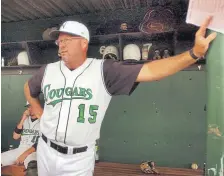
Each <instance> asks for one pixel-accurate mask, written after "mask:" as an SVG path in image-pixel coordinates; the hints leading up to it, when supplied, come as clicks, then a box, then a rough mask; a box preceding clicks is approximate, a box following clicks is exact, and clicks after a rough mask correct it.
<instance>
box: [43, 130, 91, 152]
mask: <svg viewBox="0 0 224 176" xmlns="http://www.w3.org/2000/svg"><path fill="white" fill-rule="evenodd" d="M42 139H43V140H44V141H45V142H46V143H47V144H48V141H49V142H50V147H52V148H53V149H55V150H57V151H58V152H60V153H63V154H76V153H81V152H85V151H86V150H87V148H88V147H87V146H85V147H81V148H68V147H64V146H60V145H58V144H55V143H54V142H52V141H50V140H49V139H48V138H47V137H46V136H44V135H43V134H42Z"/></svg>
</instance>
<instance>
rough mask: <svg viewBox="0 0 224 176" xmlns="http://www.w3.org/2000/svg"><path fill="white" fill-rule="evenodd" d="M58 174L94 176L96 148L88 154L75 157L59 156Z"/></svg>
mask: <svg viewBox="0 0 224 176" xmlns="http://www.w3.org/2000/svg"><path fill="white" fill-rule="evenodd" d="M58 157H59V160H58V162H57V168H58V170H59V172H58V174H59V175H60V176H92V175H93V172H94V165H95V157H94V146H93V147H91V148H88V150H87V151H86V152H83V153H78V154H74V155H65V154H61V153H60V154H58Z"/></svg>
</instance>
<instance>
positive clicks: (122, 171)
mask: <svg viewBox="0 0 224 176" xmlns="http://www.w3.org/2000/svg"><path fill="white" fill-rule="evenodd" d="M156 169H157V170H158V171H159V172H160V175H162V176H202V175H203V171H202V170H200V169H198V170H192V169H182V168H168V167H156ZM140 175H149V176H150V175H154V174H144V173H142V172H141V170H140V167H139V165H138V164H119V163H109V162H99V163H97V164H96V167H95V172H94V176H140Z"/></svg>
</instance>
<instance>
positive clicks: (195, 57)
mask: <svg viewBox="0 0 224 176" xmlns="http://www.w3.org/2000/svg"><path fill="white" fill-rule="evenodd" d="M189 53H190V56H191V57H192V58H193V59H194V60H199V59H201V57H198V56H196V55H195V54H194V52H193V49H191V50H190V51H189Z"/></svg>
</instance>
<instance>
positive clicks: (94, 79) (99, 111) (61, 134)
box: [40, 58, 111, 147]
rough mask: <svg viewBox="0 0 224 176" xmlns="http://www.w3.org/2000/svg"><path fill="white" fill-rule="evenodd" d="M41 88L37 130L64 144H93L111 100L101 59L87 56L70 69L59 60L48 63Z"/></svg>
mask: <svg viewBox="0 0 224 176" xmlns="http://www.w3.org/2000/svg"><path fill="white" fill-rule="evenodd" d="M41 89H42V92H43V94H44V98H45V106H44V112H43V114H42V117H41V123H40V127H41V132H42V133H43V134H44V135H45V136H46V137H48V138H49V139H52V140H55V141H57V142H61V143H64V144H66V145H71V146H76V147H79V146H85V145H86V144H92V143H95V140H96V139H97V138H99V134H100V127H101V123H102V121H103V118H104V115H105V112H106V110H107V107H108V105H109V102H110V100H111V95H110V94H109V93H108V92H107V89H106V87H105V85H104V80H103V60H96V59H91V58H88V59H87V60H86V61H85V62H84V63H83V64H82V65H81V66H80V67H78V68H77V69H75V70H73V71H71V70H69V69H68V68H67V67H66V66H65V65H64V62H63V61H58V62H56V63H51V64H48V65H47V67H46V69H45V73H44V77H43V80H42V86H41Z"/></svg>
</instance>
